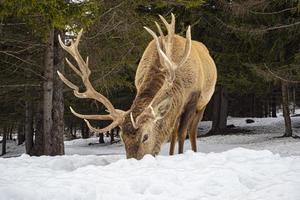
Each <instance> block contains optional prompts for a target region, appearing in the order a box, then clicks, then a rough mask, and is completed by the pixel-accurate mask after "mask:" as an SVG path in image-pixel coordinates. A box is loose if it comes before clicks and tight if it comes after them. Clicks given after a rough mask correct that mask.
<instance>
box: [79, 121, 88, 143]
mask: <svg viewBox="0 0 300 200" xmlns="http://www.w3.org/2000/svg"><path fill="white" fill-rule="evenodd" d="M81 136H82V138H83V139H86V138H89V137H90V132H89V128H88V126H87V125H86V123H85V122H84V121H82V122H81Z"/></svg>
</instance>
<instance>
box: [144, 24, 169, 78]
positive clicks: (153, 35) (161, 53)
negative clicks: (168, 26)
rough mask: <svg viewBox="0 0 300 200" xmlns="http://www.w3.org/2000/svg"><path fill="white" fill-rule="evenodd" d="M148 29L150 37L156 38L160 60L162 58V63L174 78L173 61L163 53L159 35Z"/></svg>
mask: <svg viewBox="0 0 300 200" xmlns="http://www.w3.org/2000/svg"><path fill="white" fill-rule="evenodd" d="M144 28H145V29H146V31H147V32H148V33H150V35H152V37H153V38H154V40H155V43H156V46H157V51H158V55H159V58H160V62H161V63H162V64H163V65H164V66H165V67H166V68H167V71H168V73H169V75H170V76H171V77H173V75H172V74H173V72H172V71H173V70H172V68H173V65H174V63H172V61H171V60H170V59H169V58H168V56H167V55H166V54H165V53H164V52H163V51H162V49H161V47H160V44H159V40H158V37H157V35H156V34H155V33H154V32H153V31H152V30H151V29H149V28H147V27H144Z"/></svg>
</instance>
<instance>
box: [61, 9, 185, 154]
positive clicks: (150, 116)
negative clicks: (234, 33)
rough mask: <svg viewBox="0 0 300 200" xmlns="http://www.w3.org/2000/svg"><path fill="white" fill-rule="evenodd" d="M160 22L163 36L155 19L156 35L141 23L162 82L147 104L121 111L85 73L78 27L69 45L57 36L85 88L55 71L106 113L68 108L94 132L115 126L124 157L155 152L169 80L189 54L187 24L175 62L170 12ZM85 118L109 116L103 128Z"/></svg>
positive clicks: (168, 105) (168, 102)
mask: <svg viewBox="0 0 300 200" xmlns="http://www.w3.org/2000/svg"><path fill="white" fill-rule="evenodd" d="M160 18H161V20H162V22H163V23H164V24H165V26H166V28H167V31H168V34H167V35H166V36H165V35H164V34H163V32H162V30H161V28H160V26H159V25H158V24H157V23H156V22H155V24H156V26H157V28H158V31H159V33H160V37H158V36H157V35H156V34H155V33H154V32H153V31H152V30H150V29H149V28H147V27H144V28H145V29H146V31H148V32H149V33H150V34H151V35H152V36H153V38H154V42H155V45H156V48H157V54H158V57H159V62H160V63H159V69H160V70H161V71H163V72H162V73H164V74H165V82H164V83H163V85H162V87H161V88H160V89H159V91H158V92H157V94H156V95H155V96H154V98H153V99H151V102H150V104H149V105H148V106H146V107H145V108H143V110H142V111H140V112H138V113H135V111H133V110H131V109H130V110H128V111H122V110H118V109H115V108H114V106H113V105H112V103H111V102H110V101H109V100H108V99H107V98H106V97H105V96H103V95H102V94H100V93H98V92H97V91H96V90H95V89H94V88H93V86H92V84H91V82H90V80H89V76H90V74H91V71H90V69H89V67H88V58H87V59H86V60H84V59H83V58H82V57H81V55H80V53H79V51H78V44H79V41H80V37H81V35H82V30H81V31H80V32H79V34H78V36H77V39H76V41H72V42H71V45H70V46H66V45H65V44H64V43H63V42H62V40H61V38H60V37H59V42H60V44H61V46H62V48H63V49H64V50H66V51H67V52H68V53H69V54H70V55H71V56H72V57H73V58H74V60H75V61H76V63H77V65H78V67H75V66H74V65H73V64H72V63H71V62H70V61H69V60H68V59H66V62H67V63H68V65H69V66H70V68H71V69H73V71H74V72H75V73H76V74H77V75H78V76H80V77H81V79H82V82H83V84H84V86H85V88H86V91H84V92H79V88H78V87H77V86H76V85H74V84H73V83H72V82H70V81H69V80H68V79H66V78H65V77H64V75H63V74H61V73H60V72H58V75H59V77H60V78H61V80H62V81H63V82H64V83H65V84H66V85H67V86H69V87H70V88H72V89H73V91H74V95H75V96H76V97H78V98H90V99H94V100H96V101H98V102H100V103H102V104H103V105H104V106H105V107H106V108H107V112H108V114H107V115H82V114H79V113H77V112H75V111H74V110H73V109H72V108H70V109H71V112H72V113H73V114H74V115H75V116H77V117H79V118H82V119H84V121H85V122H86V123H87V126H88V127H89V128H90V130H91V131H94V132H100V133H103V132H107V131H109V130H111V129H113V128H115V127H117V126H119V127H120V128H121V138H122V140H123V142H124V144H125V150H126V155H127V158H136V159H141V158H142V157H143V156H144V155H145V154H151V155H156V154H158V153H159V151H160V146H161V144H162V142H163V141H162V140H163V139H162V137H161V134H160V132H161V130H160V128H161V126H162V124H163V123H166V122H165V121H164V118H165V117H166V115H168V112H169V110H170V108H171V104H172V98H176V97H173V96H171V95H170V93H169V92H168V91H169V90H170V89H171V88H172V84H173V81H174V80H175V78H176V77H175V70H176V69H177V68H178V67H180V66H181V65H183V64H184V63H185V62H186V60H187V58H188V57H189V54H190V51H191V32H190V27H189V28H188V29H187V32H186V44H185V50H184V54H183V56H182V59H181V61H180V62H179V63H175V62H173V61H172V59H171V52H172V51H171V50H172V40H173V37H174V34H175V17H174V15H173V14H172V21H171V23H170V24H169V23H168V22H167V21H166V20H165V19H164V18H163V17H162V16H160ZM89 120H110V121H112V123H111V124H110V125H109V126H107V127H105V128H101V129H98V128H95V127H93V126H92V125H91V124H90V122H89Z"/></svg>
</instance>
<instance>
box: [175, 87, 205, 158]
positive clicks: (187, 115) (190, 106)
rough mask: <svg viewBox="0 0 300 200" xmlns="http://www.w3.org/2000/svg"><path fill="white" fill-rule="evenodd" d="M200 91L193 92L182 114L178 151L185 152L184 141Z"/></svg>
mask: <svg viewBox="0 0 300 200" xmlns="http://www.w3.org/2000/svg"><path fill="white" fill-rule="evenodd" d="M199 96H200V93H199V92H194V93H192V95H191V97H190V100H189V102H188V103H187V104H186V106H185V109H184V112H183V113H182V115H181V118H180V121H179V128H178V153H183V147H184V141H185V138H186V135H187V129H188V127H189V125H190V123H191V120H192V119H193V116H194V115H195V112H196V109H197V103H198V99H199Z"/></svg>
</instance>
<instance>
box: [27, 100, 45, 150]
mask: <svg viewBox="0 0 300 200" xmlns="http://www.w3.org/2000/svg"><path fill="white" fill-rule="evenodd" d="M37 107H38V109H37V114H36V127H35V129H36V131H35V135H34V145H33V148H32V150H31V152H30V155H34V156H40V155H43V154H44V149H45V145H44V131H43V121H44V120H43V99H42V97H40V101H39V103H38V106H37Z"/></svg>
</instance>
